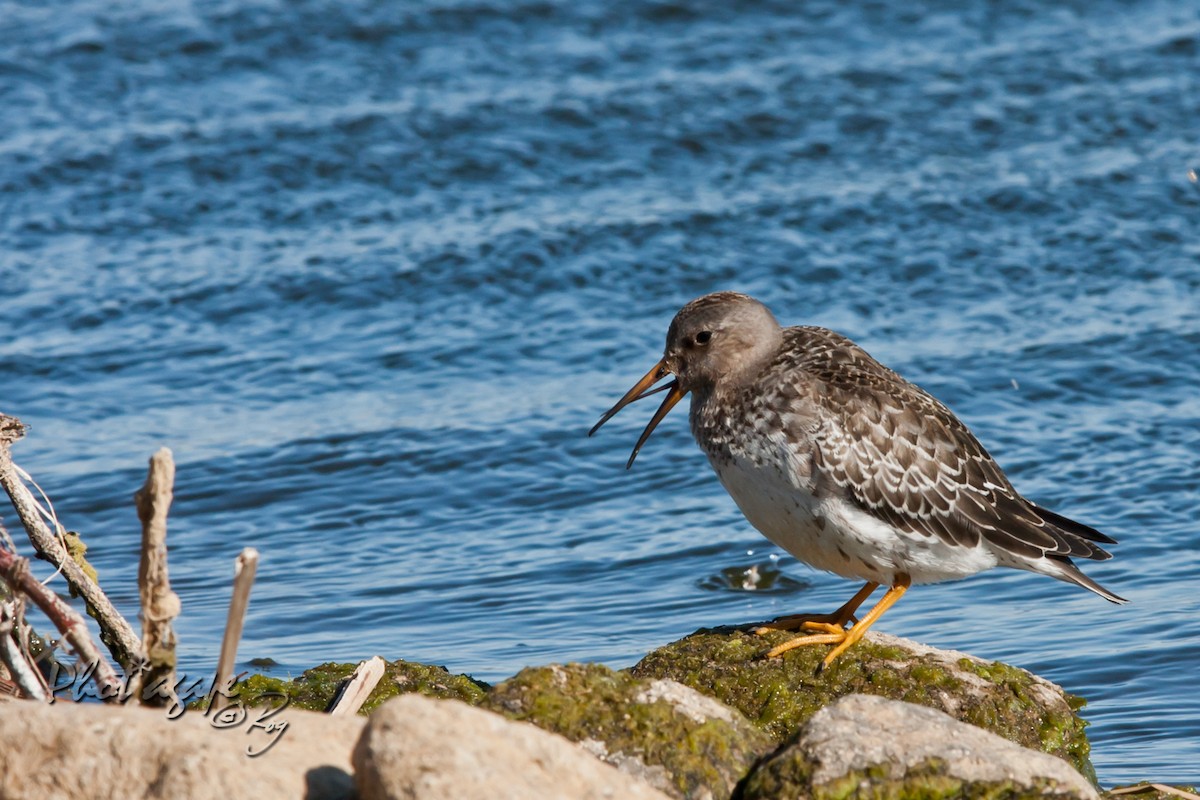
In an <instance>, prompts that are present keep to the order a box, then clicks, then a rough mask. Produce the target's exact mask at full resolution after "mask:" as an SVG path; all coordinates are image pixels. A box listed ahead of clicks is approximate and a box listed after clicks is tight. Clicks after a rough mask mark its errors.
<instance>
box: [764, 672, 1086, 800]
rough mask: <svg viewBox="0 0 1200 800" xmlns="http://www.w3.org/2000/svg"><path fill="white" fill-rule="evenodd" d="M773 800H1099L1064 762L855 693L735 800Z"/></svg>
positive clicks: (923, 711)
mask: <svg viewBox="0 0 1200 800" xmlns="http://www.w3.org/2000/svg"><path fill="white" fill-rule="evenodd" d="M775 797H803V798H821V799H822V800H824V799H825V798H829V799H830V800H842V799H843V798H871V799H872V800H882V799H883V798H887V799H888V800H907V799H909V798H922V799H923V800H933V799H934V798H946V799H947V800H949V798H960V797H972V798H976V797H977V798H992V799H993V800H1000V799H1001V798H1004V800H1018V799H1019V798H1030V800H1032V798H1035V797H1043V798H1059V799H1060V800H1068V798H1069V799H1070V800H1098V796H1097V794H1096V790H1095V789H1094V788H1093V787H1092V786H1091V785H1090V784H1089V783H1088V781H1087V780H1086V779H1085V778H1084V777H1083V776H1082V775H1080V774H1079V773H1078V772H1076V771H1075V770H1074V769H1072V768H1071V766H1070V765H1068V764H1067V763H1066V762H1064V761H1063V760H1062V759H1059V758H1056V757H1054V756H1051V755H1049V754H1047V753H1038V752H1032V751H1030V750H1028V749H1026V748H1023V747H1021V746H1020V745H1017V744H1014V743H1012V742H1010V741H1008V740H1006V739H1002V738H1000V737H998V736H996V735H995V734H993V733H990V732H988V731H985V730H983V729H982V728H979V727H977V726H974V725H968V724H966V723H964V722H960V721H958V720H955V719H953V718H951V717H950V716H948V715H947V714H945V713H944V712H941V711H937V710H935V709H931V708H928V707H926V706H918V705H914V704H912V703H904V702H900V701H896V700H888V699H886V698H883V697H878V696H874V695H863V694H855V695H850V696H848V697H844V698H841V699H840V700H837V701H835V702H834V703H832V704H831V705H829V706H827V707H825V708H823V709H821V710H820V711H819V712H817V713H816V714H814V715H813V717H812V719H810V720H809V721H808V722H807V723H806V724H805V725H804V727H803V728H802V730H801V732H800V734H799V735H798V736H797V737H796V738H795V739H794V740H793V741H792V742H791V743H790V744H789V745H788V746H787V747H785V748H783V749H781V750H780V751H778V752H776V753H775V754H773V755H772V756H771V757H770V758H769V759H767V760H766V761H765V762H764V763H762V764H760V765H759V766H758V768H757V769H756V770H755V771H754V772H753V773H752V774H751V775H750V777H749V779H748V780H747V781H746V783H745V784H744V786H743V794H742V800H767V798H775Z"/></svg>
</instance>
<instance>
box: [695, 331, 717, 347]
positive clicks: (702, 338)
mask: <svg viewBox="0 0 1200 800" xmlns="http://www.w3.org/2000/svg"><path fill="white" fill-rule="evenodd" d="M712 336H713V335H712V331H700V332H699V333H697V334H696V344H708V343H709V342H711V341H712Z"/></svg>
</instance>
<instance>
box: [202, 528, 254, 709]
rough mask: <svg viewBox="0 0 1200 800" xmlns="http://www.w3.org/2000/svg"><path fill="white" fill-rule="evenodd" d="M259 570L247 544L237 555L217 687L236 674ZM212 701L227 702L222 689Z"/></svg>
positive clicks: (215, 683) (216, 679)
mask: <svg viewBox="0 0 1200 800" xmlns="http://www.w3.org/2000/svg"><path fill="white" fill-rule="evenodd" d="M257 571H258V551H257V550H255V549H254V548H253V547H247V548H245V549H244V550H242V552H241V553H239V554H238V557H237V561H235V562H234V567H233V597H232V598H231V599H230V601H229V618H228V619H227V620H226V622H225V636H224V638H223V639H222V640H221V657H220V659H218V660H217V674H216V677H215V679H214V681H213V683H214V685H215V687H217V688H224V687H225V684H226V682H227V681H229V679H230V677H231V676H232V675H233V667H234V664H235V662H236V661H237V648H238V642H239V641H241V638H242V626H243V625H244V624H245V621H246V608H247V607H248V606H249V605H250V587H251V586H253V585H254V574H255V572H257ZM213 703H214V705H215V706H216V707H217V709H218V710H219V709H220V708H221V707H223V705H224V696H223V695H222V694H221V692H219V691H218V692H214V694H213Z"/></svg>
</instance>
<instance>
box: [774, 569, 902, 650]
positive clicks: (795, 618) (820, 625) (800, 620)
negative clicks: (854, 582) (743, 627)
mask: <svg viewBox="0 0 1200 800" xmlns="http://www.w3.org/2000/svg"><path fill="white" fill-rule="evenodd" d="M878 588H879V584H878V583H868V584H867V585H866V586H864V587H862V588H861V589H859V590H858V593H857V594H855V595H854V597H851V598H850V599H849V600H847V601H846V602H845V603H844V604H843V605H842V607H841V608H839V609H838V610H837V611H834V612H833V613H832V614H794V615H792V616H790V617H780V618H779V619H777V620H775V621H773V622H768V623H766V624H764V625H760V626H759V627H757V628H755V629H754V632H755V633H758V634H763V633H768V632H770V631H797V630H809V631H825V632H826V633H829V634H833V635H837V634H838V633H840V632H841V631H842V629H844V628H845V627H846V623H847V622H849V621H850V620H852V619H854V612H855V611H858V607H859V606H861V605H862V604H863V601H864V600H866V599H867V598H868V597H870V596H871V592H873V591H875V590H876V589H878ZM839 641H840V640H839Z"/></svg>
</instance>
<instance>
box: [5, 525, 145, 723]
mask: <svg viewBox="0 0 1200 800" xmlns="http://www.w3.org/2000/svg"><path fill="white" fill-rule="evenodd" d="M0 578H3V579H4V581H5V582H6V583H7V584H8V585H9V586H10V587H12V589H13V591H14V592H23V593H24V594H25V595H27V596H28V597H29V599H30V600H32V601H33V602H34V603H36V604H37V606H38V608H40V609H41V610H42V612H43V613H44V614H45V615H46V616H47V617H49V618H50V621H51V622H53V623H54V625H55V626H56V627H57V628H58V629H59V630H60V631H61V632H62V634H63V638H65V639H66V640H67V642H68V643H69V644H70V645H71V647H73V648H74V649H75V653H76V654H77V655H78V656H79V660H80V661H81V662H83V663H84V664H87V665H88V671H89V672H90V674H91V676H92V679H93V680H94V681H95V682H96V688H97V689H98V691H99V694H100V698H101V699H102V700H120V699H122V694H123V692H122V685H121V681H120V680H119V679H118V678H117V674H116V672H114V671H113V668H112V665H111V664H109V663H108V661H106V660H105V659H104V658H103V657H101V655H100V651H99V650H97V649H96V645H95V643H94V642H92V637H91V634H90V633H88V628H87V623H86V622H84V621H83V617H81V616H80V615H79V612H78V611H76V610H75V609H73V608H71V607H70V606H69V605H67V604H66V603H64V602H63V601H62V600H60V599H59V597H58V595H56V594H55V593H54V592H52V591H50V590H49V589H47V588H46V587H45V586H43V585H42V583H41V581H39V580H37V579H36V578H35V577H33V573H31V572H30V571H29V561H28V560H26V559H24V558H21V557H20V556H18V555H17V554H16V553H11V552H9V551H8V550H5V549H3V548H0Z"/></svg>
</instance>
